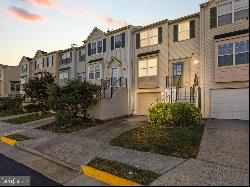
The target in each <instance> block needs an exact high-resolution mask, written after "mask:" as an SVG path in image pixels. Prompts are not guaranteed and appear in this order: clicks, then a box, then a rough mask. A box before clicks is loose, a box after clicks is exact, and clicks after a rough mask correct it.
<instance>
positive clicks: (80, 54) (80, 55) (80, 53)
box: [79, 50, 82, 62]
mask: <svg viewBox="0 0 250 187" xmlns="http://www.w3.org/2000/svg"><path fill="white" fill-rule="evenodd" d="M81 57H82V52H81V50H80V51H79V61H80V62H81V61H82V58H81Z"/></svg>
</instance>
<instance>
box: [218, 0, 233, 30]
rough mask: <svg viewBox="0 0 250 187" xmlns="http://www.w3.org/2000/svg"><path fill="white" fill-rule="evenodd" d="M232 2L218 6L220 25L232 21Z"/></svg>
mask: <svg viewBox="0 0 250 187" xmlns="http://www.w3.org/2000/svg"><path fill="white" fill-rule="evenodd" d="M232 16H233V14H232V3H227V4H224V5H220V6H218V26H222V25H227V24H230V23H232Z"/></svg>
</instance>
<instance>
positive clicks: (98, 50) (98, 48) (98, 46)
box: [97, 41, 102, 53]
mask: <svg viewBox="0 0 250 187" xmlns="http://www.w3.org/2000/svg"><path fill="white" fill-rule="evenodd" d="M97 53H102V41H98V42H97Z"/></svg>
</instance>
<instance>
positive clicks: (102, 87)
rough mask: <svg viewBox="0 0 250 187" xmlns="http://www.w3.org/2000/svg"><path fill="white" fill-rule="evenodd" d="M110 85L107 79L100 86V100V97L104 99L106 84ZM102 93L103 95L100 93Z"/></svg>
mask: <svg viewBox="0 0 250 187" xmlns="http://www.w3.org/2000/svg"><path fill="white" fill-rule="evenodd" d="M109 83H110V79H107V80H106V81H105V82H104V83H103V84H102V85H101V86H100V99H102V96H104V97H105V93H106V90H107V88H108V84H109ZM102 91H103V93H102Z"/></svg>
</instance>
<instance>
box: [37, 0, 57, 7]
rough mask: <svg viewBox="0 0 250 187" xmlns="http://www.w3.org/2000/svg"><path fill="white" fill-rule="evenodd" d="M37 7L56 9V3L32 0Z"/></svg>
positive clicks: (49, 0) (45, 0) (47, 0)
mask: <svg viewBox="0 0 250 187" xmlns="http://www.w3.org/2000/svg"><path fill="white" fill-rule="evenodd" d="M32 2H34V3H35V4H37V5H40V6H47V7H55V6H56V5H55V3H54V2H53V1H52V0H32Z"/></svg>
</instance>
